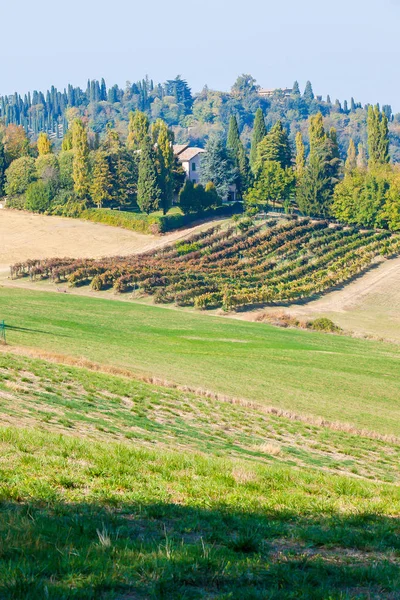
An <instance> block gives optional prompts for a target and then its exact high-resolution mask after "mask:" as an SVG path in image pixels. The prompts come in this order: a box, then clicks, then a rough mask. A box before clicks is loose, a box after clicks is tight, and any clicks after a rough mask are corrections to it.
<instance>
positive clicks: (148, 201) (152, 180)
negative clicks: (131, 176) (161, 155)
mask: <svg viewBox="0 0 400 600" xmlns="http://www.w3.org/2000/svg"><path fill="white" fill-rule="evenodd" d="M155 163H156V161H155V155H154V150H153V146H152V141H151V139H150V137H149V136H148V135H146V137H145V138H144V140H143V142H142V145H141V148H140V160H139V179H138V191H137V202H138V205H139V208H140V210H142V211H143V212H145V213H147V214H149V213H151V212H153V211H155V210H157V209H158V207H159V205H160V199H161V190H160V188H159V185H158V176H157V170H156V164H155Z"/></svg>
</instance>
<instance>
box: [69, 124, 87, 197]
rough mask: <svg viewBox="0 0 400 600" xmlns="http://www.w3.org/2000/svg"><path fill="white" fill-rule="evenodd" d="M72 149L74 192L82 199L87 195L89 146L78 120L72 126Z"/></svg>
mask: <svg viewBox="0 0 400 600" xmlns="http://www.w3.org/2000/svg"><path fill="white" fill-rule="evenodd" d="M72 149H73V152H74V162H73V179H74V191H75V194H76V196H77V198H79V199H84V198H87V196H88V193H89V146H88V140H87V134H86V129H85V127H84V125H83V123H82V121H81V120H80V119H76V120H75V121H74V123H73V125H72Z"/></svg>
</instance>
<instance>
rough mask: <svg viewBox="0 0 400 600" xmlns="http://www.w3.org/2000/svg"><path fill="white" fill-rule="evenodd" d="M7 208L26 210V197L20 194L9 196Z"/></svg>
mask: <svg viewBox="0 0 400 600" xmlns="http://www.w3.org/2000/svg"><path fill="white" fill-rule="evenodd" d="M7 208H16V209H17V210H24V209H25V195H24V194H20V195H18V196H8V198H7Z"/></svg>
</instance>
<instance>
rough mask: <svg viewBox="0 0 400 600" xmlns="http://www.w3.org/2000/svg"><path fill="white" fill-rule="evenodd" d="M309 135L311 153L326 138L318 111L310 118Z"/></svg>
mask: <svg viewBox="0 0 400 600" xmlns="http://www.w3.org/2000/svg"><path fill="white" fill-rule="evenodd" d="M309 137H310V155H311V154H313V153H315V152H316V151H317V150H318V148H320V147H321V145H322V144H323V143H324V141H325V139H326V133H325V129H324V123H323V120H322V114H321V113H320V112H319V113H317V114H316V115H314V116H312V117H311V119H310V127H309Z"/></svg>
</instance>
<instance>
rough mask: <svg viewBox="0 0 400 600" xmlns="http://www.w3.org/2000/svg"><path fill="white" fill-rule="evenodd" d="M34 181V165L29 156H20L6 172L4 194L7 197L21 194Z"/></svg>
mask: <svg viewBox="0 0 400 600" xmlns="http://www.w3.org/2000/svg"><path fill="white" fill-rule="evenodd" d="M35 179H36V165H35V161H34V159H33V158H32V157H31V156H21V158H17V159H16V160H14V161H13V162H12V163H11V165H10V166H9V167H8V169H7V170H6V184H5V192H6V194H7V195H16V194H23V193H24V192H25V191H26V189H27V188H28V186H29V184H31V183H32V182H33V181H35Z"/></svg>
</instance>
